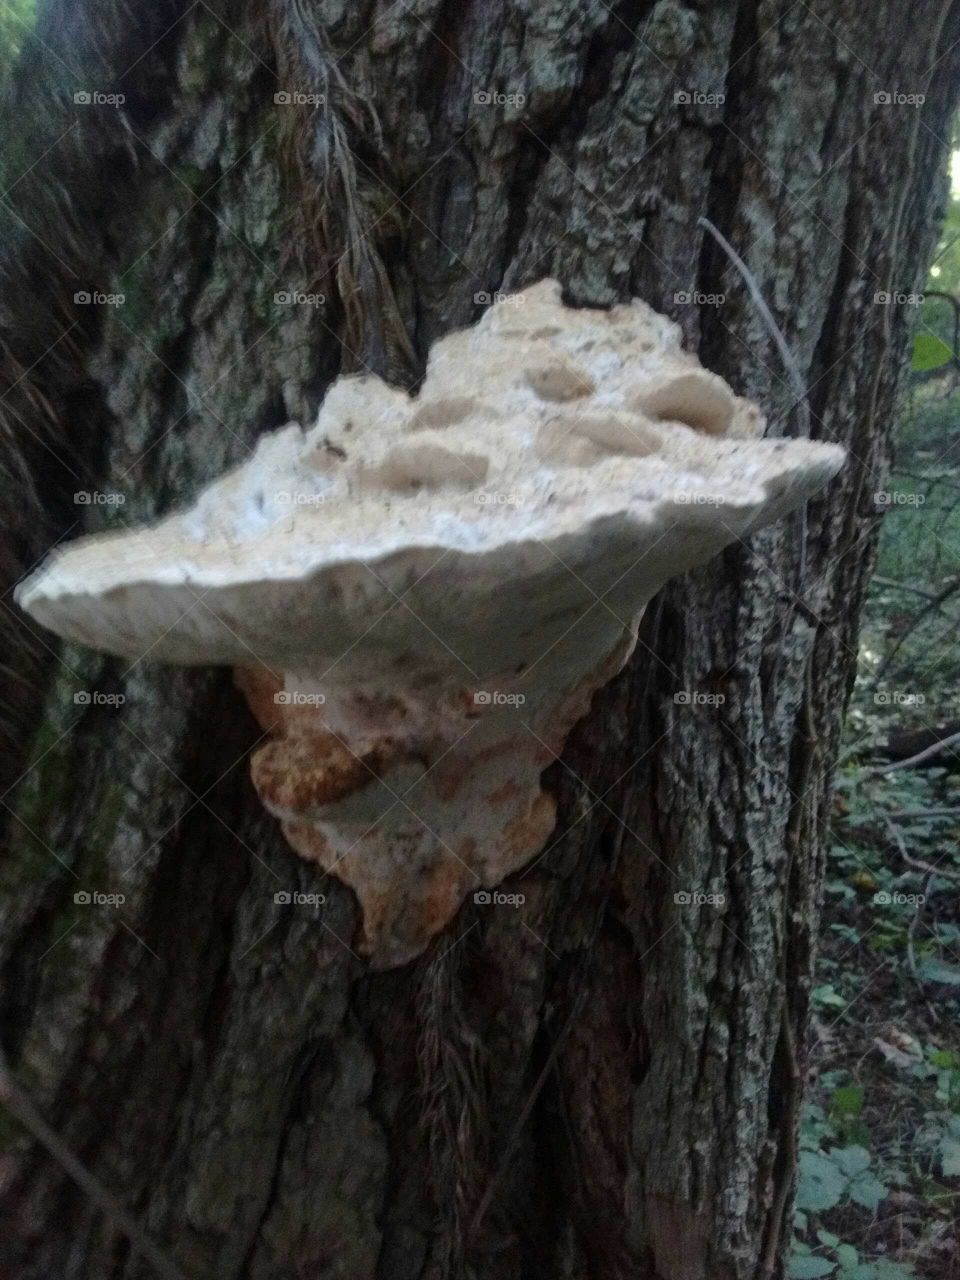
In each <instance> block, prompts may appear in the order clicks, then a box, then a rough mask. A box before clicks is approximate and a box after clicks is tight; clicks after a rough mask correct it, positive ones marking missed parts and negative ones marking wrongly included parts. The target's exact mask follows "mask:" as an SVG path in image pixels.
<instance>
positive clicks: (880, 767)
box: [864, 733, 960, 776]
mask: <svg viewBox="0 0 960 1280" xmlns="http://www.w3.org/2000/svg"><path fill="white" fill-rule="evenodd" d="M957 742H960V733H951V734H950V736H949V737H948V738H941V739H940V741H939V742H935V743H934V744H933V746H931V747H926V748H925V749H924V750H923V751H918V752H917V754H916V755H915V756H910V757H909V758H908V759H906V760H894V761H893V762H892V763H891V764H876V765H873V766H872V767H871V768H869V769H865V770H864V773H866V774H868V775H871V776H872V775H874V774H878V773H893V771H894V770H895V769H912V768H914V767H915V766H916V765H918V764H923V762H924V760H929V759H931V758H932V757H933V756H938V755H939V754H940V752H941V751H947V750H949V749H950V747H952V746H953V745H954V744H955V743H957ZM954 755H956V752H954Z"/></svg>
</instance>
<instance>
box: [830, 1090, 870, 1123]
mask: <svg viewBox="0 0 960 1280" xmlns="http://www.w3.org/2000/svg"><path fill="white" fill-rule="evenodd" d="M833 1109H834V1111H836V1113H837V1114H838V1115H841V1116H858V1115H859V1114H860V1112H861V1111H862V1110H863V1090H862V1089H861V1088H860V1087H859V1086H858V1085H853V1084H845V1085H841V1087H840V1088H839V1089H834V1091H833Z"/></svg>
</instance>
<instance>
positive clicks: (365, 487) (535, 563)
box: [18, 281, 843, 968]
mask: <svg viewBox="0 0 960 1280" xmlns="http://www.w3.org/2000/svg"><path fill="white" fill-rule="evenodd" d="M762 430H763V420H762V418H761V415H760V413H759V411H758V410H757V409H756V408H755V406H753V405H752V404H750V403H749V402H747V401H745V400H742V399H739V398H738V397H737V396H735V395H734V394H733V393H732V392H731V391H730V389H729V388H728V387H727V385H726V383H725V382H723V380H722V379H720V378H719V377H717V376H715V375H714V374H712V373H709V372H707V371H706V370H705V369H703V368H702V367H701V366H700V364H699V363H698V361H697V360H696V359H695V357H694V356H692V355H690V354H688V353H685V352H684V351H683V350H682V349H681V347H680V341H679V331H678V329H677V327H676V325H674V324H673V323H672V322H671V321H669V320H668V319H666V318H665V317H664V316H661V315H659V314H657V313H656V312H654V311H652V310H651V309H650V308H649V307H648V306H646V305H645V304H644V303H642V302H638V301H634V302H632V303H630V304H626V305H622V306H616V307H614V308H613V309H612V310H609V311H599V310H580V309H575V308H571V307H566V306H564V305H563V303H562V302H561V300H560V290H559V287H558V285H557V284H556V283H554V282H552V281H543V282H541V283H540V284H538V285H536V286H534V287H532V288H530V289H527V290H526V291H525V292H523V293H520V294H516V295H513V296H509V297H506V298H504V299H503V300H501V301H499V302H498V303H497V304H496V305H495V306H493V307H491V308H490V309H489V310H488V311H487V312H486V313H485V314H484V316H483V318H482V319H481V320H480V322H479V323H478V324H477V325H476V326H474V327H473V328H471V329H465V330H462V331H460V332H457V333H453V334H451V335H449V336H448V337H446V338H444V339H442V340H441V341H440V342H438V343H437V344H436V345H435V347H434V348H433V350H432V352H431V355H430V361H429V366H428V370H427V377H426V381H425V383H424V385H423V388H422V390H421V391H420V393H419V394H418V395H416V396H410V395H408V394H407V393H406V392H404V391H401V390H397V389H396V388H393V387H390V386H387V385H386V384H385V383H383V382H381V381H379V380H378V379H377V378H374V377H344V378H341V379H339V380H338V381H337V382H335V383H334V384H333V386H332V387H331V388H330V390H329V392H328V393H327V396H326V399H325V401H324V403H323V407H322V409H321V411H320V415H319V418H318V421H317V423H316V425H315V426H314V427H313V428H312V429H309V430H303V429H301V428H300V427H299V426H296V425H291V426H287V427H284V428H283V429H281V430H280V431H277V432H275V433H274V434H272V435H269V436H266V437H264V438H262V439H261V440H260V442H259V444H258V446H257V448H256V451H255V452H254V453H253V455H252V456H251V458H250V459H249V460H248V461H247V462H246V463H244V464H243V465H242V466H241V467H239V468H238V469H237V470H235V471H233V472H231V473H230V474H228V475H226V476H224V477H223V478H222V479H220V480H218V481H217V482H216V483H214V484H212V485H211V486H210V487H209V488H208V489H207V490H206V491H204V492H203V493H202V494H201V495H200V497H199V499H198V500H197V502H196V503H195V504H194V506H192V507H191V508H190V509H189V510H187V511H184V512H181V513H179V514H176V515H173V516H170V517H168V518H167V519H165V520H163V521H161V522H160V523H159V524H157V525H155V526H153V527H150V528H144V529H140V530H134V531H130V532H123V533H118V534H110V535H107V536H103V537H92V538H83V539H80V540H79V541H77V542H75V543H73V544H71V545H70V546H68V547H67V548H66V550H64V551H61V552H58V553H56V554H55V555H54V556H53V557H52V558H51V559H50V560H49V561H48V563H47V564H46V565H44V566H43V567H42V568H41V569H40V570H39V571H38V572H36V573H35V574H33V575H32V576H31V577H30V578H28V579H27V580H26V581H25V582H24V583H23V584H22V585H21V586H20V588H19V591H18V600H19V602H20V604H21V605H22V607H23V608H24V609H25V610H26V611H27V612H28V613H30V614H31V615H32V616H33V617H34V618H36V619H37V620H38V621H39V622H41V623H43V624H44V625H45V626H47V627H49V628H50V629H51V630H53V631H55V632H57V633H58V634H59V635H61V636H65V637H68V638H69V639H71V640H75V641H79V642H81V643H84V644H87V645H91V646H93V647H94V648H96V649H102V650H106V651H107V652H109V653H114V654H121V655H125V656H129V657H135V658H139V657H141V656H143V655H147V654H148V655H149V656H150V658H155V659H160V660H162V661H166V662H175V663H226V664H230V665H232V666H235V667H236V668H237V681H238V683H239V686H240V688H241V689H242V690H243V692H244V694H245V695H246V697H247V699H248V700H249V702H250V705H251V707H252V708H253V711H254V713H255V714H256V716H257V718H258V719H259V721H260V723H261V725H262V726H263V727H264V729H265V730H267V731H268V733H269V735H270V736H269V738H268V740H267V742H266V743H265V745H262V746H260V747H259V748H258V749H257V750H256V751H255V752H254V754H253V758H252V766H251V768H252V775H253V781H254V784H255V786H256V789H257V791H258V793H259V795H260V797H261V799H262V801H263V803H264V805H265V806H266V807H267V809H268V810H269V811H270V813H272V814H274V815H275V816H276V817H277V818H279V819H280V821H281V822H282V824H283V830H284V833H285V835H286V838H287V840H288V841H289V843H290V844H291V845H292V846H293V848H294V849H295V850H296V852H297V853H298V854H300V855H301V856H302V857H304V858H307V859H309V860H310V861H313V862H317V863H319V864H320V865H321V866H322V867H324V868H326V870H328V871H330V872H331V873H332V874H333V875H335V876H337V877H338V878H339V879H340V880H342V881H344V882H345V883H346V884H348V885H349V886H350V887H351V888H352V889H353V890H354V892H355V893H356V896H357V898H358V900H359V903H360V908H361V912H362V924H361V926H360V937H359V939H358V945H359V946H360V947H361V949H362V950H364V951H365V952H366V953H367V954H368V955H369V956H370V957H371V961H372V963H373V964H374V965H375V966H377V967H380V968H388V967H390V966H393V965H398V964H402V963H404V962H405V961H407V960H410V959H411V958H412V957H414V956H416V955H418V954H419V953H420V952H421V951H422V950H423V949H424V948H425V947H426V945H427V943H428V941H429V939H430V938H431V936H432V935H433V934H435V933H436V932H437V931H438V930H440V929H441V928H443V926H444V925H445V924H446V923H447V922H448V921H449V920H450V919H451V918H452V917H453V915H454V914H455V913H456V911H457V909H458V907H459V905H460V903H461V902H462V901H463V899H464V898H465V897H466V896H467V895H468V894H471V893H473V892H474V891H476V890H479V889H482V888H485V887H486V888H489V887H492V886H494V885H496V884H498V883H499V882H500V881H502V880H503V879H504V878H505V877H506V876H508V875H509V874H510V873H511V872H514V871H516V870H517V869H518V868H520V867H522V866H524V864H525V863H527V862H529V861H530V859H531V858H533V857H534V855H535V854H537V853H538V852H539V851H540V850H541V849H543V847H544V845H545V843H546V841H547V839H548V837H549V836H550V833H551V831H552V829H553V826H554V821H555V811H554V801H553V798H552V797H551V796H550V795H549V794H547V793H545V792H544V791H543V790H542V789H541V785H540V775H541V773H542V771H543V770H544V768H546V766H547V765H549V764H550V763H551V762H552V761H553V760H554V758H555V757H556V756H557V755H558V754H559V753H560V752H561V750H562V748H563V744H564V740H565V739H566V737H567V734H568V733H569V731H570V729H571V727H572V726H573V724H574V723H575V722H576V721H577V720H578V719H579V718H580V717H581V716H583V715H584V713H585V712H586V710H587V708H588V706H589V703H590V699H591V696H592V695H593V693H594V692H595V691H596V690H597V689H598V688H599V687H600V686H602V685H603V684H605V683H606V682H607V681H608V680H610V679H611V677H612V676H613V675H615V674H616V672H617V671H619V670H620V668H621V667H622V666H623V665H624V663H625V662H626V660H627V658H628V657H629V655H630V653H631V650H632V649H633V647H634V643H635V639H636V626H637V622H638V619H639V616H640V613H641V611H642V610H643V607H644V605H645V604H646V603H647V601H648V600H649V599H650V598H651V597H652V596H653V595H654V593H655V592H656V591H657V590H658V589H659V588H660V587H661V586H662V585H663V584H664V583H665V582H666V581H667V579H668V578H671V577H673V576H674V575H675V574H679V573H683V572H684V571H685V570H688V569H690V568H692V567H694V566H695V565H700V564H703V563H704V562H705V561H707V560H709V559H710V557H711V556H713V555H715V554H716V553H717V552H718V551H720V549H721V548H722V547H724V546H726V545H728V544H729V543H733V542H735V541H737V540H738V539H742V538H747V537H748V536H749V535H750V534H751V533H752V532H753V531H754V530H755V529H757V528H758V527H759V526H760V525H763V524H766V523H768V522H769V521H772V520H775V519H777V518H778V517H779V516H782V515H783V514H784V513H785V512H788V511H790V510H792V509H793V508H795V507H797V506H799V505H800V504H801V503H803V502H804V501H805V500H806V499H807V498H808V497H809V495H810V494H811V493H813V492H814V491H815V490H816V489H818V488H820V487H821V486H822V485H823V484H825V483H826V481H828V480H829V479H830V477H831V476H833V475H834V473H835V472H836V471H837V470H838V468H839V467H840V465H841V462H842V460H843V451H842V450H841V449H839V448H837V447H836V446H833V445H829V444H821V443H813V442H810V441H806V440H802V441H787V440H765V439H762V438H761V436H762Z"/></svg>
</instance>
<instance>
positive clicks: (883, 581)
mask: <svg viewBox="0 0 960 1280" xmlns="http://www.w3.org/2000/svg"><path fill="white" fill-rule="evenodd" d="M871 581H873V582H879V583H880V585H881V587H893V588H895V590H897V591H909V592H910V593H911V594H912V595H915V596H923V598H924V600H936V599H937V597H936V594H935V592H933V591H925V590H924V589H923V587H913V586H911V585H910V583H908V582H897V580H896V579H895V578H884V577H882V576H881V575H880V574H879V573H875V574H874V575H873V578H872V579H871Z"/></svg>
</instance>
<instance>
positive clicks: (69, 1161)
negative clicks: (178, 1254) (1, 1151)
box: [0, 1054, 189, 1280]
mask: <svg viewBox="0 0 960 1280" xmlns="http://www.w3.org/2000/svg"><path fill="white" fill-rule="evenodd" d="M0 1102H2V1103H3V1105H4V1106H5V1107H6V1108H7V1110H8V1111H9V1112H10V1114H11V1115H13V1116H15V1117H16V1119H17V1120H19V1121H20V1123H21V1124H22V1125H23V1127H24V1128H25V1129H26V1130H27V1132H28V1133H29V1134H31V1136H32V1137H34V1138H35V1139H36V1140H37V1142H39V1143H40V1145H41V1146H42V1147H44V1148H45V1149H46V1150H47V1151H48V1152H49V1154H50V1155H51V1156H53V1158H54V1160H56V1162H57V1164H58V1165H60V1167H61V1169H63V1171H64V1172H65V1173H66V1174H68V1175H69V1176H70V1177H71V1178H72V1179H73V1180H74V1182H75V1183H76V1184H77V1186H78V1187H79V1188H80V1189H81V1191H83V1192H84V1194H85V1195H87V1196H89V1198H90V1199H91V1200H92V1201H93V1203H94V1204H95V1205H96V1206H97V1208H98V1209H100V1210H101V1211H102V1212H103V1214H104V1216H105V1217H106V1218H108V1219H109V1221H110V1222H111V1223H112V1224H113V1226H114V1227H115V1228H116V1229H117V1231H119V1232H120V1233H121V1234H122V1235H124V1236H126V1238H127V1239H128V1240H129V1241H130V1244H131V1246H132V1248H133V1249H134V1250H135V1251H136V1252H137V1253H140V1254H142V1255H143V1257H144V1258H146V1260H147V1261H148V1262H149V1263H151V1264H152V1266H153V1267H154V1269H155V1270H156V1272H157V1274H158V1275H159V1276H163V1280H189V1277H188V1276H187V1274H186V1272H185V1271H181V1270H180V1268H179V1267H178V1266H177V1264H176V1263H175V1262H173V1261H172V1259H171V1258H169V1257H168V1256H167V1254H165V1253H164V1252H163V1250H162V1249H161V1248H160V1246H159V1245H157V1244H155V1243H154V1242H153V1240H151V1239H150V1237H149V1236H148V1235H147V1234H146V1233H145V1232H144V1230H143V1228H142V1227H141V1226H140V1224H139V1223H138V1222H137V1221H136V1219H134V1218H133V1217H131V1215H130V1214H129V1213H127V1211H126V1209H124V1207H123V1205H122V1204H121V1203H120V1201H119V1200H118V1199H117V1198H116V1196H115V1195H114V1194H113V1193H112V1192H111V1191H108V1190H107V1188H106V1187H105V1186H104V1185H103V1183H102V1182H100V1181H99V1180H98V1179H97V1178H95V1177H94V1175H93V1174H92V1173H91V1172H90V1170H89V1169H88V1168H87V1167H86V1165H85V1164H82V1163H81V1161H80V1160H79V1159H78V1158H77V1157H76V1156H75V1155H74V1154H73V1152H72V1151H71V1150H70V1148H69V1147H68V1146H67V1144H66V1143H65V1142H64V1141H63V1139H62V1138H61V1137H60V1135H59V1134H58V1133H57V1132H56V1130H55V1129H52V1128H51V1127H50V1125H48V1124H47V1122H46V1120H44V1118H43V1116H42V1115H41V1114H40V1112H39V1111H38V1110H37V1108H36V1107H35V1106H34V1104H33V1102H32V1101H31V1100H30V1098H29V1096H28V1095H27V1094H26V1092H25V1091H24V1090H23V1089H22V1088H21V1087H20V1085H19V1084H17V1082H16V1080H15V1079H14V1078H13V1076H12V1075H11V1073H10V1070H9V1068H8V1066H7V1064H6V1061H5V1059H4V1058H3V1055H2V1054H0Z"/></svg>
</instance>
